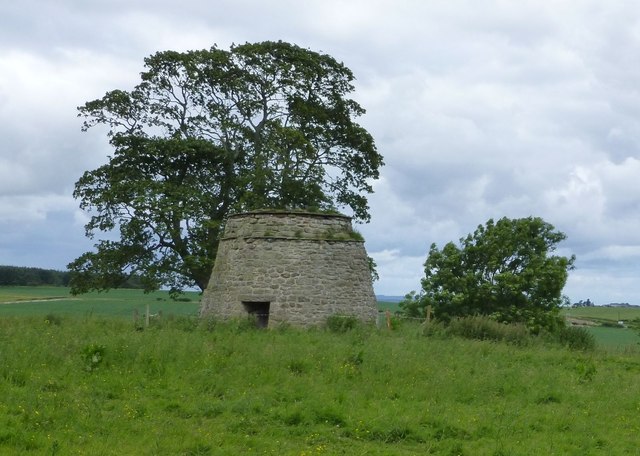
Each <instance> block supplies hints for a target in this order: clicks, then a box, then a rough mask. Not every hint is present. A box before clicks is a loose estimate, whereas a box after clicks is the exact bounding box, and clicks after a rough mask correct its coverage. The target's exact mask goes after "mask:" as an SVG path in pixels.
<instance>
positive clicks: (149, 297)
mask: <svg viewBox="0 0 640 456" xmlns="http://www.w3.org/2000/svg"><path fill="white" fill-rule="evenodd" d="M181 299H182V300H181V301H173V300H171V298H170V297H169V293H168V292H167V291H157V292H154V293H149V294H145V293H144V292H143V291H142V290H130V289H127V290H125V289H119V290H111V291H109V292H105V293H95V292H94V293H87V294H84V295H79V296H71V295H70V294H69V289H68V288H65V287H0V317H1V316H28V315H46V314H47V313H55V314H60V315H81V316H82V315H100V316H117V317H132V316H133V314H134V312H135V311H138V313H139V314H143V313H144V312H146V310H145V309H146V306H147V304H148V305H149V312H150V313H151V314H156V313H158V312H162V313H164V314H167V315H197V313H198V309H199V306H200V304H199V303H200V295H199V293H196V292H187V293H185V294H184V296H183V297H182V298H181Z"/></svg>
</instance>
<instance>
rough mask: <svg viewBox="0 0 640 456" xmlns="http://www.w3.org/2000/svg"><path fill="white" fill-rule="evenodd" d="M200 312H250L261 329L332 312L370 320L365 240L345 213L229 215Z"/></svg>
mask: <svg viewBox="0 0 640 456" xmlns="http://www.w3.org/2000/svg"><path fill="white" fill-rule="evenodd" d="M200 314H201V315H202V316H206V315H212V316H214V317H217V318H220V319H223V320H225V319H230V318H239V317H240V318H241V317H245V316H247V315H249V314H254V315H255V316H256V318H257V323H258V325H259V326H269V327H271V326H274V325H277V324H279V323H282V322H287V323H290V324H292V325H296V326H310V325H318V324H322V323H324V322H325V321H326V319H327V317H329V316H330V315H334V314H341V315H350V316H354V317H356V318H358V319H360V320H362V321H364V322H371V323H373V322H375V319H376V316H377V307H376V298H375V295H374V292H373V286H372V283H371V274H370V271H369V261H368V257H367V253H366V251H365V249H364V242H363V240H362V238H361V236H360V235H359V234H358V233H355V232H354V231H353V229H352V227H351V219H350V218H349V217H347V216H344V215H329V214H324V213H321V214H318V213H306V212H275V211H274V212H249V213H244V214H238V215H234V216H231V217H230V218H229V219H228V221H227V224H226V227H225V232H224V236H223V238H222V239H221V241H220V245H219V247H218V254H217V257H216V262H215V266H214V268H213V272H212V274H211V280H210V282H209V286H208V287H207V289H206V290H205V292H204V295H203V298H202V303H201V308H200Z"/></svg>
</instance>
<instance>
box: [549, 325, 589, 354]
mask: <svg viewBox="0 0 640 456" xmlns="http://www.w3.org/2000/svg"><path fill="white" fill-rule="evenodd" d="M547 339H549V340H550V341H551V342H555V343H559V344H560V345H563V346H565V347H568V348H570V349H572V350H583V351H591V350H594V349H595V348H596V339H595V337H593V334H591V333H590V332H589V331H588V330H587V329H585V328H577V327H575V326H566V327H564V328H559V329H557V330H556V331H554V332H553V333H547Z"/></svg>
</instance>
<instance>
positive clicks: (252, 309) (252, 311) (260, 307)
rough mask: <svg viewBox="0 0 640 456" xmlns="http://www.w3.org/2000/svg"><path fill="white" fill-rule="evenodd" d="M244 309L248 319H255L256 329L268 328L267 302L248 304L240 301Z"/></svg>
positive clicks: (248, 302)
mask: <svg viewBox="0 0 640 456" xmlns="http://www.w3.org/2000/svg"><path fill="white" fill-rule="evenodd" d="M242 305H243V306H244V309H245V310H246V311H247V313H248V314H249V316H250V317H253V318H255V319H256V326H257V327H258V328H266V327H267V326H269V306H270V305H271V303H270V302H268V301H266V302H265V301H260V302H250V301H242Z"/></svg>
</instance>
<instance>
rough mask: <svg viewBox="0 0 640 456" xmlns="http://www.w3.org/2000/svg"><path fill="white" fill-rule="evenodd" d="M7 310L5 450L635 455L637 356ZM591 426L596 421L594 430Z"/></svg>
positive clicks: (0, 328)
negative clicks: (141, 323) (146, 324)
mask: <svg viewBox="0 0 640 456" xmlns="http://www.w3.org/2000/svg"><path fill="white" fill-rule="evenodd" d="M52 317H56V316H55V315H50V316H49V317H48V318H44V317H37V318H36V317H8V318H3V319H0V393H1V394H2V401H0V454H34V455H35V454H37V455H42V454H45V455H46V454H60V455H67V454H70V455H74V454H91V455H93V454H99V455H122V454H132V455H133V454H135V455H156V454H166V455H207V454H211V455H238V454H260V455H263V454H267V455H269V454H272V455H298V456H299V455H318V454H327V455H333V454H371V455H415V454H468V455H483V454H487V455H492V454H495V455H498V454H509V455H529V454H600V453H602V454H634V452H636V451H637V435H638V432H639V431H640V428H639V426H640V424H638V420H637V413H638V407H639V406H640V402H638V398H637V391H638V388H639V387H640V375H639V374H640V361H638V359H637V357H636V356H635V355H615V356H612V355H604V354H601V353H598V352H592V353H583V352H579V351H578V352H576V351H570V350H567V349H565V348H561V347H557V348H554V347H552V346H548V345H539V344H533V345H529V346H526V347H522V346H517V345H513V344H509V343H501V342H495V341H488V340H484V341H478V340H466V339H461V338H458V337H452V336H442V335H440V337H425V336H423V335H422V334H421V330H420V327H419V326H418V325H412V324H408V323H407V324H403V325H402V326H401V328H400V329H399V330H397V331H388V330H386V329H385V330H376V329H375V328H367V327H362V326H359V327H356V328H354V329H348V328H347V329H345V330H344V331H342V330H340V331H339V332H336V331H329V330H323V329H310V330H298V329H294V328H286V327H282V328H279V329H277V330H269V331H265V330H255V329H252V328H250V327H249V326H248V325H246V324H244V323H243V322H233V323H230V324H220V323H218V322H216V321H213V320H197V319H193V318H187V317H175V318H173V319H165V320H162V321H160V322H156V323H154V324H153V325H152V326H151V327H150V328H148V329H144V330H140V328H139V327H136V326H135V325H134V324H133V323H132V322H128V321H126V320H123V319H104V318H97V317H86V318H71V317H66V316H61V317H60V316H58V317H56V318H52ZM594 423H597V426H596V425H594Z"/></svg>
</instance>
